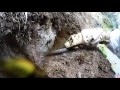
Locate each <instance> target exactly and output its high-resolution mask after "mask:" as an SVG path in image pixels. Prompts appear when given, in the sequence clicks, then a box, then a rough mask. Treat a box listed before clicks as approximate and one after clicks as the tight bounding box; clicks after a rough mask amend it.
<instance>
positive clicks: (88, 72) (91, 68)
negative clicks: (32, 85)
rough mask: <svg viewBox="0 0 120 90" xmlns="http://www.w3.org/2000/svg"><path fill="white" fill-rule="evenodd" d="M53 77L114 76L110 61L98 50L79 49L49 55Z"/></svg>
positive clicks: (48, 64)
mask: <svg viewBox="0 0 120 90" xmlns="http://www.w3.org/2000/svg"><path fill="white" fill-rule="evenodd" d="M47 60H49V61H48V63H47V72H48V75H49V77H53V78H113V77H114V72H113V71H112V70H111V68H110V67H111V66H110V63H109V62H108V61H107V60H106V59H105V58H104V57H103V55H102V54H101V53H99V52H98V51H97V50H85V49H83V50H80V49H79V50H77V51H72V52H67V53H63V54H61V55H54V56H49V57H47Z"/></svg>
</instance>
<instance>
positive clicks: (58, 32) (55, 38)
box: [0, 12, 114, 78]
mask: <svg viewBox="0 0 120 90" xmlns="http://www.w3.org/2000/svg"><path fill="white" fill-rule="evenodd" d="M14 15H15V16H14ZM8 16H9V17H8ZM17 16H19V17H17ZM23 16H24V13H19V12H18V13H2V14H1V18H2V19H1V20H0V21H1V22H2V23H1V24H3V25H1V27H0V56H9V57H12V56H17V55H22V56H26V57H28V58H30V59H31V60H32V61H33V62H34V63H35V64H36V65H38V66H39V67H40V68H42V65H44V63H45V65H46V71H47V73H48V76H49V77H52V78H114V72H113V71H112V70H111V65H110V63H109V62H108V61H107V60H106V59H105V58H104V57H103V55H102V54H101V53H100V52H99V51H98V50H96V49H86V48H83V49H78V50H76V51H72V52H66V53H63V54H60V55H53V56H49V57H44V53H43V52H46V51H48V50H56V49H59V48H62V47H63V45H64V42H65V41H66V39H67V38H68V37H69V36H70V35H71V34H74V33H77V32H79V31H80V30H81V29H82V28H85V27H94V26H95V23H92V22H95V21H94V20H93V19H92V17H91V18H90V17H89V15H87V13H80V14H79V13H72V12H71V13H67V12H66V13H65V12H63V13H62V12H55V13H54V12H51V13H47V12H46V13H45V12H44V13H43V12H40V13H37V12H35V13H28V21H27V23H26V24H25V20H24V19H25V18H23ZM13 17H14V18H13ZM16 17H17V18H18V19H19V20H18V21H17V22H16V20H17V19H16ZM9 19H10V20H9ZM14 19H15V20H14ZM84 19H85V20H87V21H89V22H87V21H86V22H85V20H84ZM20 20H22V21H23V22H21V21H20ZM4 21H5V22H4ZM90 21H91V22H90ZM11 23H12V24H11ZM51 23H52V24H51ZM2 26H3V27H2ZM8 26H9V27H8ZM18 27H21V28H18ZM52 47H53V48H52ZM51 48H52V49H51ZM44 61H45V62H44ZM4 77H8V76H6V75H4V74H3V73H0V78H4Z"/></svg>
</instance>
